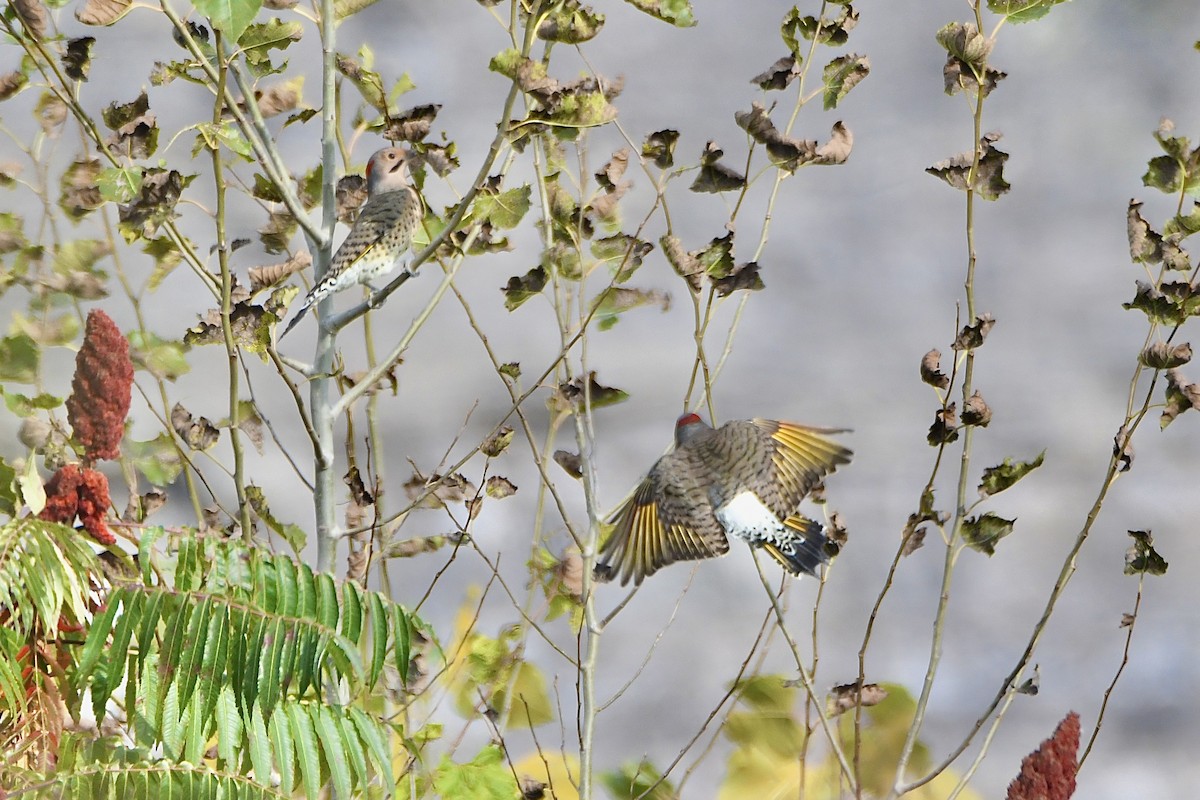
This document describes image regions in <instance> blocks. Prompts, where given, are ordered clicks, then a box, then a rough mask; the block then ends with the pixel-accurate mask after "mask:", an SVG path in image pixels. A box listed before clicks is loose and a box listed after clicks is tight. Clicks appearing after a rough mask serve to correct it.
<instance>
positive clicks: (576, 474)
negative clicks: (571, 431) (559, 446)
mask: <svg viewBox="0 0 1200 800" xmlns="http://www.w3.org/2000/svg"><path fill="white" fill-rule="evenodd" d="M554 463H555V464H558V465H559V466H560V467H562V468H563V472H565V473H567V474H568V475H570V476H571V477H572V478H575V479H579V478H582V477H583V459H581V458H580V457H579V454H578V453H570V452H567V451H566V450H555V451H554Z"/></svg>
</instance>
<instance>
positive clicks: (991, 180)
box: [925, 133, 1011, 200]
mask: <svg viewBox="0 0 1200 800" xmlns="http://www.w3.org/2000/svg"><path fill="white" fill-rule="evenodd" d="M999 139H1000V134H998V133H988V134H984V136H983V138H981V139H980V140H979V168H978V169H977V170H975V172H974V176H973V177H974V180H972V171H971V168H972V166H973V165H974V164H975V153H960V154H958V155H956V156H954V157H953V158H949V159H946V160H945V161H939V162H938V163H936V164H934V165H933V166H932V167H928V168H926V170H925V171H926V172H928V173H929V174H930V175H933V176H934V177H935V178H941V179H942V180H943V181H945V182H946V183H947V184H949V185H950V186H952V187H953V188H955V189H960V190H962V191H967V190H968V189H970V190H973V191H974V192H976V193H977V194H978V195H979V196H980V197H982V198H983V199H984V200H996V199H998V198H999V197H1000V196H1001V195H1003V194H1005V193H1006V192H1007V191H1008V190H1009V189H1010V188H1011V187H1010V186H1009V185H1008V182H1007V181H1006V180H1004V162H1006V161H1008V153H1005V152H1003V151H1002V150H997V149H996V148H995V147H993V146H992V145H993V144H994V143H995V142H997V141H999Z"/></svg>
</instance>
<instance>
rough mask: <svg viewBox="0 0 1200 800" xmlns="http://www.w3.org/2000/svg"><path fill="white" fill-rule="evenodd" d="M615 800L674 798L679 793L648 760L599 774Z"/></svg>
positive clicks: (672, 799)
mask: <svg viewBox="0 0 1200 800" xmlns="http://www.w3.org/2000/svg"><path fill="white" fill-rule="evenodd" d="M600 781H601V783H603V784H604V786H605V787H606V788H607V789H608V791H609V793H610V794H611V795H612V796H613V798H614V799H615V800H676V799H677V798H678V797H679V795H678V794H677V793H676V792H675V788H674V787H673V786H672V785H671V782H670V781H667V780H664V779H663V776H662V773H661V772H660V771H659V770H658V769H657V768H656V767H655V766H654V765H653V764H651V763H650V762H649V761H647V760H645V759H643V760H642V761H640V762H638V763H636V764H626V765H625V766H623V767H621V768H620V769H619V770H617V771H615V772H606V773H604V774H603V775H601V776H600Z"/></svg>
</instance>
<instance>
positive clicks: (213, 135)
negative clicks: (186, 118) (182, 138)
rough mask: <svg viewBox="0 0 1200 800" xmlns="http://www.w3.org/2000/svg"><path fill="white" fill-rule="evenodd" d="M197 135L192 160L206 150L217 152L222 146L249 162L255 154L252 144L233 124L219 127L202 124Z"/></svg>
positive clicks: (224, 124)
mask: <svg viewBox="0 0 1200 800" xmlns="http://www.w3.org/2000/svg"><path fill="white" fill-rule="evenodd" d="M196 134H197V135H196V142H195V144H193V145H192V158H195V157H196V156H197V155H198V154H199V153H200V151H201V150H203V149H205V148H207V149H209V150H216V149H217V148H218V147H220V146H221V145H224V146H225V147H226V148H228V149H229V150H231V151H233V152H234V153H237V154H238V155H239V156H241V157H242V158H244V159H246V160H247V161H249V160H250V159H251V156H252V155H253V153H254V149H253V148H252V147H251V146H250V142H249V141H248V140H247V139H246V137H244V136H242V132H241V131H240V130H238V128H237V126H236V125H235V124H234V123H232V122H222V123H221V124H219V125H218V124H216V123H213V122H201V123H200V124H198V125H197V126H196Z"/></svg>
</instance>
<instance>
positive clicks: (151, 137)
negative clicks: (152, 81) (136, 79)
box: [100, 92, 161, 171]
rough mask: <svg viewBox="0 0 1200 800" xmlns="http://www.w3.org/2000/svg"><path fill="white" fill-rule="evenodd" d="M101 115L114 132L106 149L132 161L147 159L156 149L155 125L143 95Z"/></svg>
mask: <svg viewBox="0 0 1200 800" xmlns="http://www.w3.org/2000/svg"><path fill="white" fill-rule="evenodd" d="M100 115H101V118H103V120H104V124H105V125H106V126H108V128H109V129H110V130H111V131H113V135H112V136H110V137H109V138H108V140H107V144H108V146H110V147H112V148H115V149H118V150H120V151H121V152H122V154H124V155H126V156H128V157H129V158H131V159H133V160H135V161H137V160H140V159H144V158H149V157H150V156H151V155H153V154H154V151H155V150H157V149H158V122H157V119H156V117H155V116H154V114H153V113H151V112H150V99H149V98H148V97H147V96H146V93H145V92H142V93H141V94H140V95H138V97H137V98H136V99H135V100H133V101H131V102H129V103H116V102H113V103H110V104H109V105H108V106H106V107H105V108H104V110H103V111H102V112H101V114H100ZM159 171H161V170H159Z"/></svg>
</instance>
